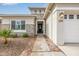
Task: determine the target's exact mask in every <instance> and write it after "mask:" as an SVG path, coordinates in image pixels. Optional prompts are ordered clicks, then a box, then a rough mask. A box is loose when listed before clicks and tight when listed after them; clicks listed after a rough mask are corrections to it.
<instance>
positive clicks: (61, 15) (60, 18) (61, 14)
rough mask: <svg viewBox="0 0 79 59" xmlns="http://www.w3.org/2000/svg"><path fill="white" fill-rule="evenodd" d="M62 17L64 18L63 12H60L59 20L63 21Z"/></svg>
mask: <svg viewBox="0 0 79 59" xmlns="http://www.w3.org/2000/svg"><path fill="white" fill-rule="evenodd" d="M63 18H64V13H63V12H61V13H60V14H59V22H63Z"/></svg>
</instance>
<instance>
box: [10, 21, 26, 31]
mask: <svg viewBox="0 0 79 59" xmlns="http://www.w3.org/2000/svg"><path fill="white" fill-rule="evenodd" d="M12 21H15V28H14V29H12ZM18 21H19V22H20V29H16V26H18V24H17V22H18ZM22 21H24V22H25V20H11V24H10V28H11V30H25V28H24V29H22V25H23V24H22V23H21V22H22ZM24 25H25V23H24ZM25 27H26V25H25Z"/></svg>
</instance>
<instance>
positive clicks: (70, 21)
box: [63, 15, 79, 43]
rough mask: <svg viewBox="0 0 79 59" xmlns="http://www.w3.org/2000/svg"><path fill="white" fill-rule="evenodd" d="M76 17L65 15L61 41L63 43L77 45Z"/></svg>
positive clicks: (78, 28) (78, 22)
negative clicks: (62, 40)
mask: <svg viewBox="0 0 79 59" xmlns="http://www.w3.org/2000/svg"><path fill="white" fill-rule="evenodd" d="M77 18H79V16H78V15H65V19H64V21H63V35H64V36H63V39H64V41H65V43H79V19H77Z"/></svg>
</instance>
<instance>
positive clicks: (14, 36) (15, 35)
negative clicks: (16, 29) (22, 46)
mask: <svg viewBox="0 0 79 59" xmlns="http://www.w3.org/2000/svg"><path fill="white" fill-rule="evenodd" d="M10 37H12V38H16V37H18V35H17V34H11V35H10Z"/></svg>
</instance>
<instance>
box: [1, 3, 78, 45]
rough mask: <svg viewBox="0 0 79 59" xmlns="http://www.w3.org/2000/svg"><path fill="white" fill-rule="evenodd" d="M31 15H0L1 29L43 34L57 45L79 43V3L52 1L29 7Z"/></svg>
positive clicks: (32, 34)
mask: <svg viewBox="0 0 79 59" xmlns="http://www.w3.org/2000/svg"><path fill="white" fill-rule="evenodd" d="M29 10H30V11H31V14H29V15H13V14H12V15H7V14H5V15H4V14H3V15H0V29H10V30H12V31H13V33H17V34H21V33H27V34H29V35H31V36H34V35H38V34H43V35H46V36H47V37H48V38H49V39H51V40H52V41H53V42H54V43H55V44H56V45H64V44H65V43H79V3H50V4H48V6H47V7H46V8H42V7H29Z"/></svg>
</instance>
